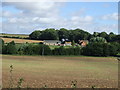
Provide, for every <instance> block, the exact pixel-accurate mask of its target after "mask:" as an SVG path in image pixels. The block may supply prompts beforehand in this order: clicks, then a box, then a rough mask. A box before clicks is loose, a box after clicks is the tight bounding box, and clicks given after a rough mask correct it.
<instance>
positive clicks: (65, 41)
mask: <svg viewBox="0 0 120 90" xmlns="http://www.w3.org/2000/svg"><path fill="white" fill-rule="evenodd" d="M71 43H72V42H71V41H70V40H68V39H62V42H61V44H62V45H63V46H71Z"/></svg>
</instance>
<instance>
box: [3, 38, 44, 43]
mask: <svg viewBox="0 0 120 90" xmlns="http://www.w3.org/2000/svg"><path fill="white" fill-rule="evenodd" d="M1 39H3V40H4V42H5V43H9V42H11V41H14V42H15V43H26V42H28V43H40V42H43V41H40V40H27V39H14V38H1Z"/></svg>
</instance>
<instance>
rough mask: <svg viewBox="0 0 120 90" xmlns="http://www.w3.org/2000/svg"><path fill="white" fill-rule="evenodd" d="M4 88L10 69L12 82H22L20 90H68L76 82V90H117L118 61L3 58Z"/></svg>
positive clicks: (25, 57)
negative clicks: (111, 89) (28, 88)
mask: <svg viewBox="0 0 120 90" xmlns="http://www.w3.org/2000/svg"><path fill="white" fill-rule="evenodd" d="M2 63H3V65H2V75H3V76H2V78H3V80H2V82H3V88H6V87H9V80H10V73H9V70H10V68H9V66H10V65H13V68H14V70H13V81H14V87H16V85H17V82H18V80H19V78H21V77H22V78H24V82H23V83H22V87H24V88H26V87H31V88H41V87H44V85H46V86H47V87H48V88H71V81H74V80H76V81H77V87H78V88H91V87H92V86H95V87H97V88H117V86H118V61H117V60H116V58H114V57H107V58H102V57H100V58H98V57H78V56H45V57H43V56H10V55H3V56H2Z"/></svg>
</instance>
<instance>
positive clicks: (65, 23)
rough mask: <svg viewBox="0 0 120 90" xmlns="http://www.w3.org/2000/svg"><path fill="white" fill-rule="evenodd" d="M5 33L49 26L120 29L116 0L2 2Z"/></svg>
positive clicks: (3, 31)
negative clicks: (96, 0) (101, 0)
mask: <svg viewBox="0 0 120 90" xmlns="http://www.w3.org/2000/svg"><path fill="white" fill-rule="evenodd" d="M0 23H2V33H18V34H29V33H31V32H32V31H34V30H43V29H46V28H55V29H60V28H67V29H76V28H80V29H83V30H86V31H88V32H90V33H93V32H102V31H105V32H107V33H109V32H114V33H116V34H117V33H118V3H117V2H3V3H2V17H1V18H0Z"/></svg>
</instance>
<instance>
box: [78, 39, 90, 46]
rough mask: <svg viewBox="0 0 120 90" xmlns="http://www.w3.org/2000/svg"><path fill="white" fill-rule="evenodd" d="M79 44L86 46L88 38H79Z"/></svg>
mask: <svg viewBox="0 0 120 90" xmlns="http://www.w3.org/2000/svg"><path fill="white" fill-rule="evenodd" d="M78 43H79V45H81V46H82V47H85V46H86V45H87V44H88V40H79V41H78Z"/></svg>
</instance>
